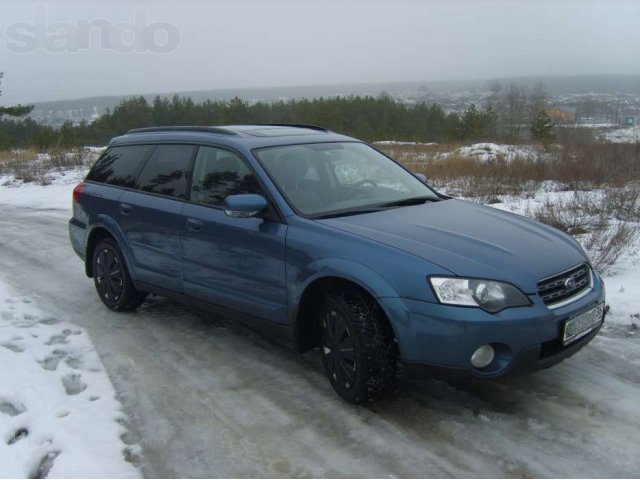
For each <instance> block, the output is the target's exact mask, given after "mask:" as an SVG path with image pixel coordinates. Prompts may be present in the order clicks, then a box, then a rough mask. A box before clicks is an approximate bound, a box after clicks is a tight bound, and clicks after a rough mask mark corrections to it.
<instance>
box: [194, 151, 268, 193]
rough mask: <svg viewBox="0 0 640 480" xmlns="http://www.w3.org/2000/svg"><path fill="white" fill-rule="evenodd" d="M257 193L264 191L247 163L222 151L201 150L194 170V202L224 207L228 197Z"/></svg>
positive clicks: (234, 155)
mask: <svg viewBox="0 0 640 480" xmlns="http://www.w3.org/2000/svg"><path fill="white" fill-rule="evenodd" d="M242 193H257V194H259V195H262V189H261V188H260V185H259V184H258V181H257V179H256V177H255V175H254V174H253V173H252V172H251V170H250V169H249V167H248V166H247V164H246V163H245V161H244V160H243V159H242V158H240V157H239V156H238V155H236V154H235V153H233V152H230V151H228V150H223V149H221V148H213V147H200V150H198V155H197V157H196V162H195V165H194V167H193V178H192V180H191V200H192V201H194V202H197V203H204V204H207V205H215V206H221V205H222V202H223V201H224V199H225V198H226V197H228V196H229V195H238V194H242Z"/></svg>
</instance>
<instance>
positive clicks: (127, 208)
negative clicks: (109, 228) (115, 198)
mask: <svg viewBox="0 0 640 480" xmlns="http://www.w3.org/2000/svg"><path fill="white" fill-rule="evenodd" d="M131 210H133V207H132V206H131V205H129V204H128V203H121V204H120V213H121V214H122V215H129V214H130V213H131Z"/></svg>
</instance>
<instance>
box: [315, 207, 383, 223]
mask: <svg viewBox="0 0 640 480" xmlns="http://www.w3.org/2000/svg"><path fill="white" fill-rule="evenodd" d="M384 210H386V208H384V207H363V208H350V209H348V210H338V211H336V212H329V213H324V214H322V215H315V216H313V217H311V218H312V219H313V220H322V219H323V218H334V217H348V216H349V215H361V214H364V213H374V212H382V211H384Z"/></svg>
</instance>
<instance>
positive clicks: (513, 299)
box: [429, 277, 531, 313]
mask: <svg viewBox="0 0 640 480" xmlns="http://www.w3.org/2000/svg"><path fill="white" fill-rule="evenodd" d="M429 282H431V286H432V287H433V291H434V292H435V293H436V296H437V297H438V300H439V301H440V303H445V304H447V305H459V306H464V307H480V308H482V309H484V310H486V311H487V312H491V313H495V312H499V311H500V310H504V309H505V308H509V307H524V306H527V305H531V302H530V301H529V299H528V298H527V296H526V295H525V294H524V293H522V292H521V291H520V290H518V289H517V288H516V287H514V286H513V285H511V284H508V283H504V282H496V281H493V280H479V279H469V278H458V277H429Z"/></svg>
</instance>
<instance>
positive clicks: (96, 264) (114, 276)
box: [93, 238, 146, 312]
mask: <svg viewBox="0 0 640 480" xmlns="http://www.w3.org/2000/svg"><path fill="white" fill-rule="evenodd" d="M93 281H94V283H95V286H96V290H97V291H98V296H99V297H100V300H102V303H104V304H105V305H106V306H107V307H109V308H110V309H111V310H114V311H119V312H125V311H130V310H135V309H136V308H138V307H139V306H140V304H142V302H143V301H144V299H145V297H146V293H144V292H139V291H138V290H136V288H135V287H134V286H133V282H132V281H131V277H130V276H129V271H128V270H127V265H126V263H125V261H124V257H123V255H122V252H121V251H120V248H119V247H118V244H117V243H116V242H115V241H113V240H112V239H110V238H105V239H103V240H100V242H98V245H96V248H95V250H94V252H93Z"/></svg>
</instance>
